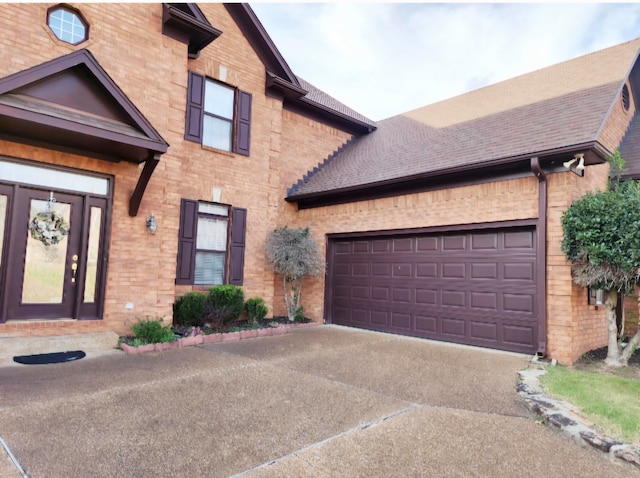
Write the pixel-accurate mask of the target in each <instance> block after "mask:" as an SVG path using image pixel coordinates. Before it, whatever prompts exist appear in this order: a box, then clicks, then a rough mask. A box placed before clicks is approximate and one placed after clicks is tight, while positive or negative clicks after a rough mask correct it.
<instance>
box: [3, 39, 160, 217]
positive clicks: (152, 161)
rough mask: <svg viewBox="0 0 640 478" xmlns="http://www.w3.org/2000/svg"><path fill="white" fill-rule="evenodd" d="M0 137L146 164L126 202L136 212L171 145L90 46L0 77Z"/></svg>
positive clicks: (55, 149) (46, 147)
mask: <svg viewBox="0 0 640 478" xmlns="http://www.w3.org/2000/svg"><path fill="white" fill-rule="evenodd" d="M0 139H3V140H6V141H11V142H15V143H21V144H27V145H30V146H35V147H39V148H45V149H49V150H54V151H60V152H64V153H70V154H76V155H80V156H85V157H90V158H95V159H99V160H103V161H110V162H122V161H125V162H128V163H133V164H142V163H144V164H145V166H144V168H143V170H142V173H141V174H140V177H139V178H138V181H137V184H136V188H135V190H134V194H133V195H132V197H131V200H130V205H129V214H130V215H132V216H135V215H136V214H137V212H138V208H139V206H140V201H141V200H142V196H143V194H144V190H145V188H146V186H147V183H148V182H149V179H150V178H151V173H152V172H153V170H154V169H155V167H156V165H157V164H158V161H159V160H160V157H161V155H162V154H164V153H166V152H167V150H168V147H169V144H168V143H167V142H166V141H165V140H164V139H163V138H162V136H160V134H159V133H158V132H157V131H156V130H155V129H154V128H153V126H152V125H151V123H150V122H149V121H148V120H147V119H146V118H145V117H144V115H143V114H142V113H141V112H140V111H139V110H138V108H136V106H135V105H134V104H133V103H132V102H131V100H129V98H127V96H126V95H125V94H124V92H123V91H122V90H121V89H120V88H119V87H118V85H116V84H115V82H114V81H113V80H112V79H111V78H110V77H109V75H108V74H107V73H106V72H105V71H104V69H103V68H102V67H101V66H100V65H99V64H98V62H97V61H96V59H95V58H94V57H93V55H92V54H91V53H90V52H89V51H88V50H78V51H76V52H73V53H70V54H68V55H65V56H62V57H59V58H55V59H53V60H51V61H48V62H46V63H43V64H40V65H37V66H35V67H32V68H29V69H28V70H24V71H21V72H17V73H14V74H13V75H10V76H8V77H5V78H2V79H0Z"/></svg>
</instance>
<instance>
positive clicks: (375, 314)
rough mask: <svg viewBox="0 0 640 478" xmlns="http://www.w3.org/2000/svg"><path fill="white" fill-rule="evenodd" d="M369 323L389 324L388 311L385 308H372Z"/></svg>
mask: <svg viewBox="0 0 640 478" xmlns="http://www.w3.org/2000/svg"><path fill="white" fill-rule="evenodd" d="M371 324H372V325H381V326H387V325H388V324H389V312H387V311H385V310H372V311H371Z"/></svg>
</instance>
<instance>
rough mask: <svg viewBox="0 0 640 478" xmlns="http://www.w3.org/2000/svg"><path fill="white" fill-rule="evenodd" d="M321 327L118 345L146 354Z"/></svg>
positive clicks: (284, 327) (287, 327)
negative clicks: (147, 343)
mask: <svg viewBox="0 0 640 478" xmlns="http://www.w3.org/2000/svg"><path fill="white" fill-rule="evenodd" d="M317 325H321V323H320V322H307V323H304V324H290V325H289V324H280V325H278V327H265V328H263V329H253V330H241V331H239V332H227V333H224V334H209V335H196V336H194V337H182V338H180V339H178V340H176V341H174V342H167V343H162V344H149V345H140V346H138V347H134V346H132V345H127V344H124V343H123V344H120V348H121V349H122V351H123V352H124V353H126V354H142V353H146V352H158V351H161V350H169V349H181V348H183V347H189V346H191V345H201V344H215V343H218V342H230V341H234V340H243V339H252V338H255V337H270V336H272V335H282V334H286V333H287V332H288V331H289V330H290V329H303V328H306V327H314V326H317Z"/></svg>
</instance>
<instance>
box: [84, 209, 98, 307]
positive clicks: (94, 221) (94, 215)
mask: <svg viewBox="0 0 640 478" xmlns="http://www.w3.org/2000/svg"><path fill="white" fill-rule="evenodd" d="M101 223H102V209H100V208H99V207H92V208H91V217H90V219H89V247H88V252H87V275H86V278H85V282H84V301H85V303H89V304H91V303H93V302H95V300H96V277H97V275H98V250H99V249H100V225H101Z"/></svg>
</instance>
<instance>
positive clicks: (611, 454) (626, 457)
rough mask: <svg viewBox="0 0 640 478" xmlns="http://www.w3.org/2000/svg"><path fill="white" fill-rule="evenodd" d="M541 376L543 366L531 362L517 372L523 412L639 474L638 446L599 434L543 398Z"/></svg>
mask: <svg viewBox="0 0 640 478" xmlns="http://www.w3.org/2000/svg"><path fill="white" fill-rule="evenodd" d="M545 373H547V371H546V370H545V368H544V366H543V365H542V364H540V363H539V362H537V360H536V359H535V358H534V360H533V361H532V364H531V367H530V368H527V369H525V370H521V371H520V372H518V374H519V376H520V378H519V379H518V385H517V391H518V394H519V395H520V396H521V397H522V398H524V401H525V405H526V406H527V408H528V409H529V410H530V411H531V412H533V413H535V414H536V415H538V416H540V417H541V418H543V419H544V420H545V422H547V423H550V424H551V425H553V426H554V427H555V428H557V429H558V430H560V431H561V432H562V433H564V434H565V435H567V436H569V437H571V438H573V439H574V440H575V441H576V442H578V443H579V444H580V445H582V446H590V447H592V448H595V449H596V450H598V451H601V452H603V453H604V454H606V455H607V457H608V458H609V459H610V460H612V461H615V460H620V461H622V462H625V463H628V464H631V465H632V466H634V467H635V468H637V469H639V470H640V446H637V445H628V444H624V443H622V442H619V441H617V440H615V439H614V438H611V437H608V436H605V435H602V434H600V433H599V432H597V431H595V430H594V429H592V428H591V427H589V426H588V422H587V420H585V419H584V418H582V417H581V416H580V415H578V413H577V411H576V410H575V409H573V410H572V409H571V406H570V405H568V404H567V403H565V402H562V401H559V400H555V399H553V398H551V397H549V396H548V395H545V393H544V390H543V388H542V385H541V384H540V377H541V376H542V375H544V374H545Z"/></svg>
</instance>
